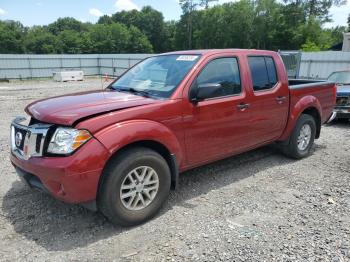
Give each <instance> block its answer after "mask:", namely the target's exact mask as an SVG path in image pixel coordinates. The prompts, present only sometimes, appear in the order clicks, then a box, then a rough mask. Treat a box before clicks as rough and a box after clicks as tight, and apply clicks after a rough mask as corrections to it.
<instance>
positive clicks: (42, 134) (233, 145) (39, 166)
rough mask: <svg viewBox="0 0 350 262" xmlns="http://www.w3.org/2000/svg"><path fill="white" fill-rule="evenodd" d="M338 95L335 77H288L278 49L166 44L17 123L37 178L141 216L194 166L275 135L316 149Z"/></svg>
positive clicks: (292, 150) (68, 197) (28, 166)
mask: <svg viewBox="0 0 350 262" xmlns="http://www.w3.org/2000/svg"><path fill="white" fill-rule="evenodd" d="M335 102H336V87H335V85H334V83H329V82H311V81H303V80H292V81H290V82H289V83H288V78H287V74H286V70H285V67H284V65H283V62H282V60H281V58H280V56H279V55H278V54H277V53H275V52H272V51H261V50H238V49H230V50H229V49H228V50H195V51H184V52H173V53H167V54H161V55H156V56H153V57H150V58H148V59H145V60H144V61H142V62H140V63H139V64H137V65H136V66H134V67H133V68H131V69H130V70H128V71H127V72H126V73H124V74H123V75H122V76H121V77H120V78H119V79H117V80H115V81H114V82H113V83H112V84H111V85H110V86H109V87H108V88H107V89H105V90H99V91H92V92H82V93H76V94H70V95H65V96H59V97H54V98H49V99H45V100H40V101H37V102H34V103H32V104H30V105H28V107H27V108H26V112H27V114H28V115H29V116H30V117H29V118H28V119H27V122H26V120H25V118H21V117H18V118H16V119H15V120H14V121H13V122H12V125H11V138H12V139H11V162H12V164H13V165H14V166H15V168H16V170H17V173H18V174H19V176H20V177H21V178H22V179H23V180H24V181H25V182H26V183H28V184H29V185H30V186H31V187H34V188H39V189H41V190H44V191H46V192H48V193H50V194H51V195H53V196H54V197H56V198H58V199H60V200H62V201H65V202H67V203H77V204H82V205H84V206H86V207H88V208H90V209H93V210H99V211H101V212H102V213H103V214H104V215H105V216H106V217H107V218H108V219H109V220H110V221H112V222H113V223H115V224H121V225H135V224H138V223H141V222H143V221H145V220H147V219H149V218H150V217H152V216H154V215H155V214H156V212H157V211H158V210H159V209H160V207H161V205H162V204H163V202H164V201H165V200H166V199H167V196H168V194H169V191H170V189H171V188H175V187H176V184H177V182H178V175H179V173H181V172H183V171H185V170H188V169H191V168H194V167H197V166H201V165H204V164H207V163H210V162H213V161H215V160H219V159H222V158H225V157H228V156H232V155H236V154H239V153H242V152H245V151H248V150H251V149H254V148H257V147H260V146H263V145H266V144H270V143H273V142H277V143H278V144H279V146H280V147H281V149H282V151H283V152H284V153H285V154H286V155H287V156H289V157H292V158H296V159H298V158H302V157H306V156H307V155H308V154H309V153H310V148H311V147H312V145H313V142H314V139H317V138H318V137H319V136H320V132H321V125H322V124H323V123H325V122H326V121H327V120H328V119H329V118H330V116H331V114H332V110H333V107H334V105H335Z"/></svg>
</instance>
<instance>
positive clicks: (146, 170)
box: [98, 148, 171, 226]
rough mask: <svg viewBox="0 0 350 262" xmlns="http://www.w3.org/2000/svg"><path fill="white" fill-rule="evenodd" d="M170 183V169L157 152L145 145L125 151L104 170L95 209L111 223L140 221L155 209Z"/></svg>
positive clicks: (152, 214) (157, 209) (137, 222)
mask: <svg viewBox="0 0 350 262" xmlns="http://www.w3.org/2000/svg"><path fill="white" fill-rule="evenodd" d="M170 183H171V175H170V169H169V166H168V164H167V162H166V161H165V159H164V158H163V157H162V156H161V155H159V154H158V153H157V152H155V151H153V150H150V149H148V148H132V149H129V150H126V151H124V152H121V153H120V154H119V155H117V156H116V157H115V158H114V159H112V161H111V162H110V163H109V164H108V166H107V168H106V170H105V171H104V179H103V180H102V183H101V186H100V189H99V198H98V205H99V209H100V211H101V212H102V213H103V214H104V215H105V216H106V217H107V218H108V219H109V220H110V221H111V222H112V223H113V224H118V225H123V226H132V225H137V224H140V223H142V222H144V221H146V220H148V219H149V218H151V217H152V216H154V215H155V214H156V213H157V212H158V211H159V209H160V207H161V205H162V204H163V203H164V201H165V200H166V199H167V196H168V194H169V192H170Z"/></svg>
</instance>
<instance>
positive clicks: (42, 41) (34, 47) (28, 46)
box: [23, 26, 58, 54]
mask: <svg viewBox="0 0 350 262" xmlns="http://www.w3.org/2000/svg"><path fill="white" fill-rule="evenodd" d="M23 43H24V49H25V52H26V53H29V54H56V53H58V50H57V37H56V36H55V35H53V34H52V33H50V32H49V31H47V30H46V29H45V28H43V27H41V26H34V27H32V28H30V29H29V31H28V33H27V34H26V36H25V38H24V41H23Z"/></svg>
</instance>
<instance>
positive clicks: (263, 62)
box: [248, 56, 278, 91]
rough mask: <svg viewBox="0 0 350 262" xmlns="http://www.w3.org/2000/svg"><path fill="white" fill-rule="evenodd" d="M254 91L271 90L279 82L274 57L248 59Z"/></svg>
mask: <svg viewBox="0 0 350 262" xmlns="http://www.w3.org/2000/svg"><path fill="white" fill-rule="evenodd" d="M248 63H249V68H250V72H251V75H252V81H253V89H254V91H262V90H267V89H271V88H272V87H273V86H274V85H275V84H276V83H277V82H278V79H277V73H276V66H275V62H274V61H273V59H272V57H264V56H252V57H248Z"/></svg>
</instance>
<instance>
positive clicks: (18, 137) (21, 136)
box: [14, 127, 27, 151]
mask: <svg viewBox="0 0 350 262" xmlns="http://www.w3.org/2000/svg"><path fill="white" fill-rule="evenodd" d="M14 129H15V138H14V142H15V143H14V144H15V146H16V147H17V148H18V149H19V150H22V151H23V147H24V140H25V137H26V135H27V131H26V130H24V129H21V128H18V127H15V128H14Z"/></svg>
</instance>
